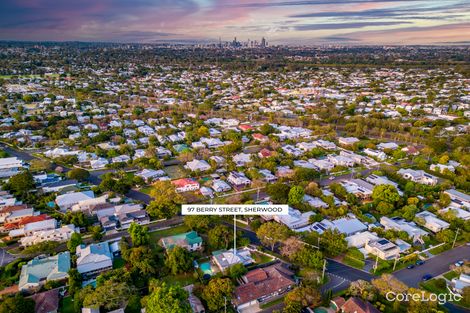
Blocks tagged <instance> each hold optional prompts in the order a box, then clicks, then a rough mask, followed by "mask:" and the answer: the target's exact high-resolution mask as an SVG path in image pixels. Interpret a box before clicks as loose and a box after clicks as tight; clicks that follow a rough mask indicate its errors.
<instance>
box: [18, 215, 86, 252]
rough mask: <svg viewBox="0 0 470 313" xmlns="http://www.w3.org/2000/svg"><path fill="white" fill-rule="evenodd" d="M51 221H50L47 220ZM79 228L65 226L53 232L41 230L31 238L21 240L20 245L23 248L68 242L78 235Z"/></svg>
mask: <svg viewBox="0 0 470 313" xmlns="http://www.w3.org/2000/svg"><path fill="white" fill-rule="evenodd" d="M46 221H49V220H46ZM25 228H26V227H25ZM78 232H79V229H78V227H75V225H73V224H69V225H63V226H62V227H60V228H56V229H52V230H41V231H37V232H34V233H33V234H32V235H30V236H26V237H23V238H21V240H20V243H21V245H22V246H23V247H27V246H31V245H36V244H38V243H41V242H44V241H59V242H64V241H68V240H69V239H70V237H72V234H73V233H78Z"/></svg>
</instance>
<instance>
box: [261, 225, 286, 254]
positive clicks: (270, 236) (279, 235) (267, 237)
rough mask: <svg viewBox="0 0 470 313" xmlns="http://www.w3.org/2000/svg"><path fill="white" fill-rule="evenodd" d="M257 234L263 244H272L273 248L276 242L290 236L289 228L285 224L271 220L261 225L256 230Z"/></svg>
mask: <svg viewBox="0 0 470 313" xmlns="http://www.w3.org/2000/svg"><path fill="white" fill-rule="evenodd" d="M256 235H257V236H258V238H259V239H260V240H261V242H262V243H263V244H265V245H268V246H270V247H271V250H273V249H274V245H275V244H276V243H278V242H280V241H283V240H286V239H287V238H288V236H289V229H288V228H287V227H286V226H285V225H281V224H278V223H276V222H269V223H264V224H263V225H261V226H260V227H259V228H258V230H257V231H256Z"/></svg>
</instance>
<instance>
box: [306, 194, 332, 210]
mask: <svg viewBox="0 0 470 313" xmlns="http://www.w3.org/2000/svg"><path fill="white" fill-rule="evenodd" d="M303 201H304V202H306V203H308V204H309V205H310V206H312V207H314V208H325V209H326V208H328V207H329V205H328V204H327V203H326V202H324V201H323V200H322V199H320V198H318V197H312V196H310V195H304V198H303Z"/></svg>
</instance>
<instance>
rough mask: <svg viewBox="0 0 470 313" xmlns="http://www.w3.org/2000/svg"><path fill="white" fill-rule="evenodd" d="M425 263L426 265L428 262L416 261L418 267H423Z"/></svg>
mask: <svg viewBox="0 0 470 313" xmlns="http://www.w3.org/2000/svg"><path fill="white" fill-rule="evenodd" d="M424 263H426V262H424V261H423V260H418V261H416V265H423V264H424Z"/></svg>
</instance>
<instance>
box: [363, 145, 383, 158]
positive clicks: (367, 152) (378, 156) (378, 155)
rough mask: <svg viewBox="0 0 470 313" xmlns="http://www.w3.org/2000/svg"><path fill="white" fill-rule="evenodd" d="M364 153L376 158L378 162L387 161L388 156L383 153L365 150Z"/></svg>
mask: <svg viewBox="0 0 470 313" xmlns="http://www.w3.org/2000/svg"><path fill="white" fill-rule="evenodd" d="M363 152H364V153H365V154H367V155H368V156H370V157H373V158H376V159H377V160H380V161H385V160H386V159H387V155H386V154H385V152H383V151H378V150H374V149H369V148H365V149H364V150H363Z"/></svg>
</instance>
